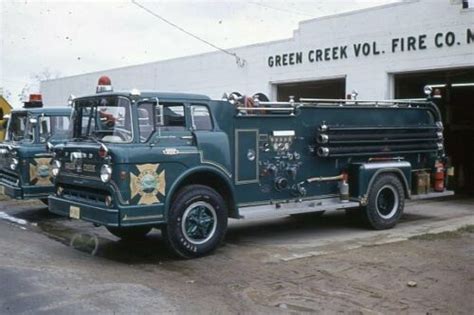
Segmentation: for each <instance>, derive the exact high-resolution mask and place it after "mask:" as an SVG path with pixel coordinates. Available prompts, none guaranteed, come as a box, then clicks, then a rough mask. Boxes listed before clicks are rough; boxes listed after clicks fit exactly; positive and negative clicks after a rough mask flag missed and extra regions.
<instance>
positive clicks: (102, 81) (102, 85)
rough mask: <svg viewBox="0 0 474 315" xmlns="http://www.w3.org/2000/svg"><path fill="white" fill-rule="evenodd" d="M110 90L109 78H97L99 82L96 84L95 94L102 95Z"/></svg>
mask: <svg viewBox="0 0 474 315" xmlns="http://www.w3.org/2000/svg"><path fill="white" fill-rule="evenodd" d="M112 90H113V89H112V81H110V78H109V77H108V76H106V75H103V76H101V77H100V78H99V82H97V89H96V92H97V93H103V92H111V91H112Z"/></svg>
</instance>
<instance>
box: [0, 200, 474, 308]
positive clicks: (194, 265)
mask: <svg viewBox="0 0 474 315" xmlns="http://www.w3.org/2000/svg"><path fill="white" fill-rule="evenodd" d="M473 214H474V198H468V197H456V198H445V199H441V200H427V201H418V202H412V203H408V204H407V206H406V210H405V214H404V216H403V218H402V220H401V222H400V223H399V224H398V226H397V227H396V228H394V229H391V230H387V231H371V230H367V229H365V228H364V227H362V226H360V225H359V224H358V223H357V222H354V221H352V219H351V217H350V216H347V215H345V214H344V212H343V211H342V212H340V211H339V212H338V211H334V212H329V213H326V214H325V215H324V216H322V217H317V216H304V217H283V218H277V219H270V220H268V219H267V220H258V221H236V220H232V221H231V222H230V226H229V231H228V235H227V237H226V241H225V244H224V246H222V247H221V248H220V249H219V250H217V252H216V253H215V254H213V255H212V256H209V257H204V258H201V259H197V260H191V261H182V260H177V259H176V258H175V257H174V256H173V255H172V254H171V253H170V252H169V251H168V250H167V249H166V248H165V246H164V243H163V242H162V240H161V235H160V231H159V230H156V229H155V230H153V231H152V233H150V234H149V235H148V237H147V238H146V239H145V240H143V241H137V242H122V241H119V240H118V239H117V238H116V237H114V236H113V235H111V234H109V233H108V232H107V230H105V229H104V228H103V227H94V226H93V225H92V224H89V223H85V222H81V221H76V220H69V219H67V218H62V217H58V216H55V215H53V214H51V213H49V212H48V211H47V209H46V208H45V207H44V205H43V204H42V203H40V202H36V201H21V202H20V201H14V200H5V201H0V250H1V254H0V255H1V256H0V282H1V283H3V285H1V286H0V301H3V302H0V311H1V312H3V313H5V312H6V313H12V314H18V313H22V312H26V313H28V312H35V313H39V312H48V313H50V312H53V313H54V312H57V313H66V312H67V313H85V312H91V311H96V312H97V311H101V312H103V311H107V312H110V313H113V312H115V313H117V312H119V313H151V312H152V311H153V310H155V311H158V310H159V311H162V312H182V311H185V312H187V311H196V310H203V311H204V312H206V311H218V312H228V311H229V312H230V311H231V312H235V311H238V312H241V311H244V312H247V311H260V312H267V311H268V309H267V308H266V307H265V305H264V304H265V303H263V304H262V305H258V304H252V303H251V301H248V299H249V296H248V294H246V297H245V298H244V299H243V300H242V296H241V295H239V294H237V295H236V293H235V292H240V291H241V290H244V288H247V287H248V281H249V280H245V281H244V280H242V282H241V281H240V280H239V278H238V277H237V278H235V275H234V274H233V273H232V270H235V272H236V273H237V275H238V273H245V270H246V267H245V266H248V268H249V269H254V270H255V268H257V269H258V268H262V270H264V271H262V272H264V273H265V272H269V271H268V268H269V267H271V268H273V267H276V266H281V268H286V267H289V266H290V265H289V264H291V263H292V262H296V263H297V264H299V263H302V262H305V261H307V260H308V259H318V257H326V256H327V255H331V254H338V253H345V252H348V251H351V250H352V251H353V250H356V249H358V248H366V247H370V246H381V247H380V248H383V246H384V245H385V244H387V246H388V244H390V243H395V242H400V241H404V240H407V239H409V238H411V237H414V236H417V235H423V234H426V233H440V232H443V231H454V230H457V229H459V228H460V227H462V226H465V225H474V215H473ZM259 266H260V267H259ZM277 269H278V268H276V269H275V270H277ZM209 272H211V273H212V277H211V276H208V275H207V273H209ZM219 273H222V274H223V275H225V276H223V277H220V276H219ZM228 273H229V274H228ZM257 274H258V273H257ZM207 277H209V278H208V279H207ZM243 278H245V277H243ZM273 278H275V279H277V278H279V275H278V274H269V275H267V278H266V279H267V280H266V281H268V279H273ZM151 279H153V281H152V282H151V283H150V280H151ZM206 279H207V280H208V285H209V287H207V289H206V290H196V283H201V285H205V286H206V285H207V284H206ZM219 279H220V280H219ZM220 281H222V282H220ZM244 291H245V290H244ZM213 294H214V296H213ZM252 294H257V295H258V294H259V293H258V292H257V293H252ZM239 297H240V298H239ZM193 299H197V300H198V303H196V304H193V303H191V301H192V300H193ZM246 299H247V300H246ZM250 299H252V296H250ZM257 299H258V298H257ZM183 301H188V302H189V304H187V303H186V302H183ZM203 305H206V306H205V307H204V306H203ZM301 307H302V308H301V309H298V307H297V308H296V309H295V310H296V311H304V310H305V308H304V307H303V306H301ZM355 309H359V310H360V309H361V308H360V307H355ZM309 310H313V311H314V309H309ZM336 310H337V309H336Z"/></svg>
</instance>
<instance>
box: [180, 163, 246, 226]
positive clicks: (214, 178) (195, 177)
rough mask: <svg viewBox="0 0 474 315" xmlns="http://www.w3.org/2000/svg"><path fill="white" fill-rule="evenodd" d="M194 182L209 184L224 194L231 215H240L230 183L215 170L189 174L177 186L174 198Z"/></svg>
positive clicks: (233, 216) (234, 216) (235, 216)
mask: <svg viewBox="0 0 474 315" xmlns="http://www.w3.org/2000/svg"><path fill="white" fill-rule="evenodd" d="M193 184H198V185H204V186H208V187H210V188H212V189H214V190H215V191H217V192H218V193H219V194H220V195H221V196H222V198H223V199H224V202H225V203H226V205H227V209H228V210H229V217H232V218H237V217H238V213H237V209H236V207H235V202H234V196H233V194H232V191H231V189H230V187H229V185H228V183H227V182H226V181H225V180H224V179H223V178H222V177H220V176H219V175H216V174H215V173H213V172H207V171H202V172H196V173H193V174H191V175H189V176H188V177H186V178H185V179H184V180H183V181H182V182H181V183H180V184H179V186H178V187H177V188H176V190H175V192H174V194H173V198H174V197H175V195H176V194H177V193H178V192H179V191H180V190H181V189H182V188H183V187H185V186H188V185H193Z"/></svg>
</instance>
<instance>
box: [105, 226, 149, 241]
mask: <svg viewBox="0 0 474 315" xmlns="http://www.w3.org/2000/svg"><path fill="white" fill-rule="evenodd" d="M151 229H152V228H151V227H149V226H133V227H107V230H108V231H109V232H110V233H112V234H113V235H115V236H117V237H118V238H120V239H122V240H124V241H133V240H140V239H143V238H145V236H146V235H147V234H148V233H149V232H150V231H151Z"/></svg>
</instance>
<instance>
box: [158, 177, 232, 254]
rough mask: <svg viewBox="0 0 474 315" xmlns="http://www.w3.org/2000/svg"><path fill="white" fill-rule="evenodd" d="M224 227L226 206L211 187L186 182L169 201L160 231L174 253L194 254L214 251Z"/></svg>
mask: <svg viewBox="0 0 474 315" xmlns="http://www.w3.org/2000/svg"><path fill="white" fill-rule="evenodd" d="M226 230H227V206H226V204H225V202H224V200H223V199H222V197H221V196H220V195H219V194H218V193H217V192H216V191H215V190H214V189H212V188H210V187H207V186H202V185H189V186H187V187H185V188H183V189H182V190H181V191H180V192H178V195H177V196H176V198H175V199H174V201H173V204H172V205H171V209H170V211H169V213H168V223H167V224H166V225H165V226H164V227H163V228H162V235H163V238H164V240H165V241H166V243H167V245H168V247H169V248H170V249H171V250H172V251H173V252H174V253H175V254H177V255H178V256H180V257H183V258H195V257H200V256H204V255H207V254H209V253H211V252H212V251H214V250H215V249H216V248H217V247H218V246H219V244H220V243H221V242H222V240H223V238H224V235H225V232H226Z"/></svg>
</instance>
